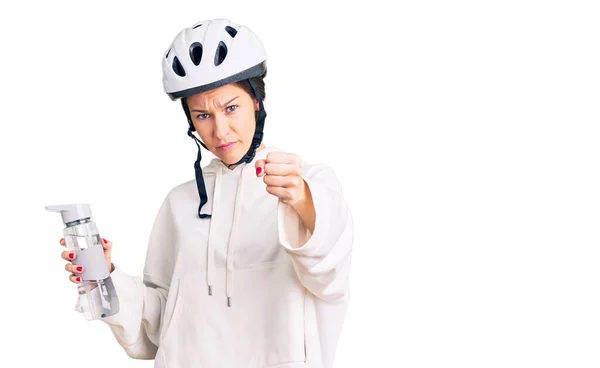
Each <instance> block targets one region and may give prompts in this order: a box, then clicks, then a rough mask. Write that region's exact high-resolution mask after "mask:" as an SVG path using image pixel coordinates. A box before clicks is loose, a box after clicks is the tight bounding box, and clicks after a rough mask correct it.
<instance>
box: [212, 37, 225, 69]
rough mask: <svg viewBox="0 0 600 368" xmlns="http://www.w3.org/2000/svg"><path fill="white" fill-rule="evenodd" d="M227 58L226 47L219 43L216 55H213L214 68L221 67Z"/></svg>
mask: <svg viewBox="0 0 600 368" xmlns="http://www.w3.org/2000/svg"><path fill="white" fill-rule="evenodd" d="M226 56H227V46H225V44H224V43H223V41H221V42H219V47H217V53H216V54H215V66H219V65H221V63H222V62H223V61H224V60H225V57H226Z"/></svg>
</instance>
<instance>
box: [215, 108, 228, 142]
mask: <svg viewBox="0 0 600 368" xmlns="http://www.w3.org/2000/svg"><path fill="white" fill-rule="evenodd" d="M229 130H230V129H229V121H228V120H227V117H225V116H223V115H221V114H217V115H215V130H214V136H215V138H216V139H218V140H224V138H225V137H226V136H227V134H229Z"/></svg>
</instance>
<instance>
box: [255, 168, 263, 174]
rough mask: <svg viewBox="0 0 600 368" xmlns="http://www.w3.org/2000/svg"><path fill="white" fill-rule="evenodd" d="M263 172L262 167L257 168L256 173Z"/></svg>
mask: <svg viewBox="0 0 600 368" xmlns="http://www.w3.org/2000/svg"><path fill="white" fill-rule="evenodd" d="M261 172H262V169H261V168H260V167H257V168H256V175H257V176H258V175H260V173H261Z"/></svg>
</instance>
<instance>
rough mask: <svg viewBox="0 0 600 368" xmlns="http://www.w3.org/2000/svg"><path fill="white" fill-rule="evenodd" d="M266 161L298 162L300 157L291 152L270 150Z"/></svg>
mask: <svg viewBox="0 0 600 368" xmlns="http://www.w3.org/2000/svg"><path fill="white" fill-rule="evenodd" d="M267 163H277V164H299V163H300V157H298V156H297V155H294V154H293V153H287V152H271V153H269V154H268V155H267Z"/></svg>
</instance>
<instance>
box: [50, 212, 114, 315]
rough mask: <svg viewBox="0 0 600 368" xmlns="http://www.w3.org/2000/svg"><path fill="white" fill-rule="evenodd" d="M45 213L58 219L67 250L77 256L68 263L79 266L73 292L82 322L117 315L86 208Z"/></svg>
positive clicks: (104, 261)
mask: <svg viewBox="0 0 600 368" xmlns="http://www.w3.org/2000/svg"><path fill="white" fill-rule="evenodd" d="M46 210H48V211H52V212H59V213H60V214H61V215H62V220H63V223H64V224H65V228H64V230H63V233H64V237H65V243H66V245H67V249H68V250H69V251H71V252H74V253H75V254H76V255H77V256H76V257H75V259H74V260H73V261H72V262H73V264H75V265H81V266H83V272H82V273H81V274H80V276H81V280H82V281H81V282H80V283H78V284H77V291H78V298H79V300H78V305H79V306H80V308H81V312H82V313H83V315H84V317H85V319H86V320H88V321H92V320H96V319H101V318H105V317H109V316H112V315H114V314H116V313H117V312H119V299H118V298H117V293H116V291H115V288H114V285H113V283H112V280H111V278H110V270H109V268H108V266H107V264H106V258H104V248H103V247H102V243H101V238H100V234H98V228H97V227H96V223H94V221H92V210H91V209H90V206H89V204H81V203H76V204H66V205H53V206H46Z"/></svg>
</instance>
